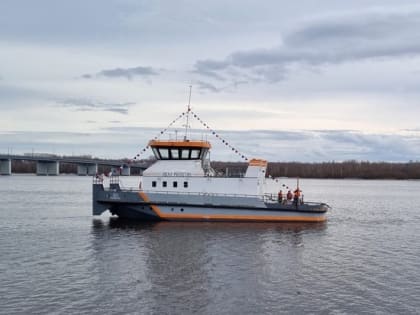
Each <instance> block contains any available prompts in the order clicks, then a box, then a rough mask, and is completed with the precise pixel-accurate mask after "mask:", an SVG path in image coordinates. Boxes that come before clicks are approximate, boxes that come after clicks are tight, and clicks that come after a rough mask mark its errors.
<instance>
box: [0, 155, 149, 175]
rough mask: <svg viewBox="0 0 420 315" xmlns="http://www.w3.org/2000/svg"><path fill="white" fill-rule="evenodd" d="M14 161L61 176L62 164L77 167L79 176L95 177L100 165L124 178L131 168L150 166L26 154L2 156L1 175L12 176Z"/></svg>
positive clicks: (0, 161) (97, 159) (0, 158)
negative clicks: (112, 169)
mask: <svg viewBox="0 0 420 315" xmlns="http://www.w3.org/2000/svg"><path fill="white" fill-rule="evenodd" d="M12 160H21V161H35V162H36V174H37V175H59V174H60V163H70V164H76V165H77V175H91V176H93V175H95V174H97V172H98V165H105V166H111V167H113V168H114V171H117V172H119V173H120V175H123V176H129V175H130V174H131V168H137V169H140V170H144V169H146V167H147V166H148V164H147V163H144V162H132V163H131V162H130V163H128V161H127V160H105V159H99V158H89V157H75V156H59V155H54V154H41V155H36V154H24V155H10V154H0V175H11V174H12Z"/></svg>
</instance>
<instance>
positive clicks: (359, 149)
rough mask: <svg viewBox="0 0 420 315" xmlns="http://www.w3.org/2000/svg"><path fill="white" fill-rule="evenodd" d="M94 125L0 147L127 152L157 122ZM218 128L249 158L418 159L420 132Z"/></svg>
mask: <svg viewBox="0 0 420 315" xmlns="http://www.w3.org/2000/svg"><path fill="white" fill-rule="evenodd" d="M99 131H100V132H94V133H77V132H73V133H70V132H58V133H57V132H36V131H35V132H9V133H4V132H2V137H1V139H0V151H1V150H5V149H6V148H10V147H13V151H14V152H16V153H24V152H30V150H31V149H34V150H35V151H38V152H52V151H51V150H54V151H55V153H57V154H71V153H73V152H74V153H76V154H80V153H83V154H91V155H95V156H103V157H110V156H115V157H122V156H128V157H132V156H134V155H135V154H137V153H138V152H139V150H140V149H141V148H142V147H144V146H145V145H146V144H147V142H148V141H149V140H150V139H152V138H153V137H154V136H156V135H157V134H159V129H157V128H144V127H132V126H119V127H108V128H103V129H100V130H99ZM192 131H193V132H194V133H196V134H200V132H201V133H203V130H192ZM218 134H219V135H221V136H222V137H223V138H224V139H226V140H227V141H228V142H229V143H230V144H231V145H233V146H234V147H235V148H237V149H239V150H240V152H243V153H244V154H245V155H246V156H248V157H249V158H252V157H261V158H266V159H268V160H269V161H273V162H274V161H301V162H321V161H332V160H335V161H344V160H369V161H391V162H392V161H394V162H407V161H409V160H418V159H419V157H420V135H418V136H404V135H386V134H363V133H360V132H356V131H347V130H333V131H316V130H315V131H300V130H297V131H270V130H249V131H232V130H218ZM200 135H201V134H200ZM172 136H174V133H173V132H172ZM165 137H166V135H165ZM200 138H201V137H200ZM206 138H208V140H209V141H211V142H212V145H213V150H212V159H213V160H237V159H238V156H237V155H236V154H233V153H232V152H231V150H228V149H226V146H225V145H224V144H223V143H221V142H220V140H218V139H217V138H215V137H214V136H212V135H210V134H207V137H206ZM136 143H137V145H136ZM133 144H134V145H133ZM150 154H151V152H146V154H145V157H147V156H149V155H150Z"/></svg>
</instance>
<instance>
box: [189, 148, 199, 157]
mask: <svg viewBox="0 0 420 315" xmlns="http://www.w3.org/2000/svg"><path fill="white" fill-rule="evenodd" d="M199 157H200V149H192V150H191V159H198V158H199Z"/></svg>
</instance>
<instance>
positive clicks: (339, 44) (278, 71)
mask: <svg viewBox="0 0 420 315" xmlns="http://www.w3.org/2000/svg"><path fill="white" fill-rule="evenodd" d="M418 29H420V10H419V9H418V8H417V10H414V11H412V12H408V11H400V12H393V11H389V12H386V11H371V12H367V13H366V12H365V13H359V14H351V15H340V16H328V17H324V18H322V19H318V20H314V21H311V22H306V23H303V24H302V25H301V26H299V27H297V28H295V30H293V31H290V32H289V33H288V34H286V36H285V37H284V41H283V43H282V44H281V45H279V46H277V47H273V48H268V49H259V50H248V51H237V52H233V53H232V54H230V55H229V56H227V57H226V58H225V59H224V60H211V59H209V60H199V61H197V62H196V64H195V72H197V73H199V74H201V75H203V76H207V77H209V76H210V77H211V78H212V79H217V77H218V76H222V75H226V73H228V71H229V69H237V70H240V71H242V72H243V73H245V74H248V75H250V76H251V77H252V76H254V77H256V79H258V77H262V78H263V79H264V80H266V81H269V82H278V81H281V80H283V79H285V78H286V76H287V73H288V71H290V67H291V66H292V65H299V66H317V65H322V64H336V63H343V62H348V61H358V60H366V59H372V58H384V57H402V56H413V55H419V54H420V41H419V40H418V32H417V30H418Z"/></svg>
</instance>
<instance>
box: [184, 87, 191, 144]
mask: <svg viewBox="0 0 420 315" xmlns="http://www.w3.org/2000/svg"><path fill="white" fill-rule="evenodd" d="M191 90H192V85H190V96H189V97H188V107H187V123H186V124H185V136H184V140H187V133H188V128H189V127H190V125H189V122H190V112H191Z"/></svg>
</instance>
